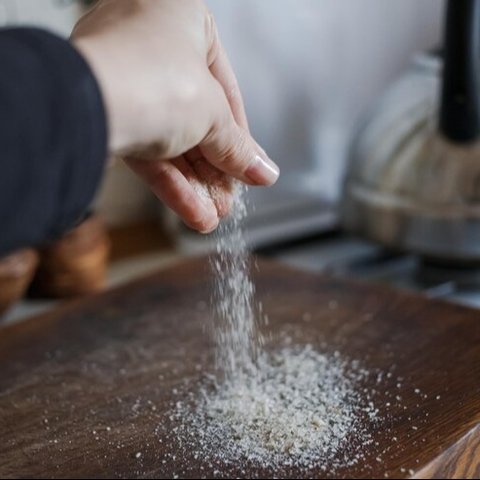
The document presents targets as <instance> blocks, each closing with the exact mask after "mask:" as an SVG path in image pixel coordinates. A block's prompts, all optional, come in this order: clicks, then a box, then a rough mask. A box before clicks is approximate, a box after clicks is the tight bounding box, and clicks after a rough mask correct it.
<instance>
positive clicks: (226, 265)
mask: <svg viewBox="0 0 480 480" xmlns="http://www.w3.org/2000/svg"><path fill="white" fill-rule="evenodd" d="M246 215H247V203H246V187H245V186H244V185H241V184H240V183H236V184H235V185H234V203H233V208H232V213H231V214H230V216H229V218H227V219H226V220H224V221H223V222H221V224H220V226H219V227H218V229H217V232H216V234H215V235H216V254H214V255H213V256H212V257H211V261H210V263H211V267H212V270H213V272H214V288H213V298H212V304H213V310H214V313H215V320H216V324H215V326H214V329H213V335H214V338H215V342H216V363H217V368H218V369H219V370H221V371H222V372H223V373H224V374H225V377H226V378H227V380H229V379H233V378H234V377H236V376H238V374H239V373H240V372H249V371H252V370H253V369H254V364H255V359H256V357H257V355H258V353H259V351H260V349H261V345H262V343H263V340H262V337H261V335H260V333H259V331H258V329H257V325H256V308H255V305H254V293H255V287H254V284H253V282H252V280H251V277H250V268H249V259H248V248H247V242H246V240H245V235H244V231H243V221H244V219H245V217H246Z"/></svg>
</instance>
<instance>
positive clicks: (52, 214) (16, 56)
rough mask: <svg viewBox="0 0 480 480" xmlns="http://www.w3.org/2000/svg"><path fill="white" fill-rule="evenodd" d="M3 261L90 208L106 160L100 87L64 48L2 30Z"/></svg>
mask: <svg viewBox="0 0 480 480" xmlns="http://www.w3.org/2000/svg"><path fill="white" fill-rule="evenodd" d="M0 65H1V66H2V69H1V71H0V169H1V173H0V229H1V230H0V232H1V234H0V254H1V253H8V251H10V250H13V249H15V248H19V247H22V246H36V245H40V244H43V243H45V242H48V241H49V240H50V239H54V238H55V237H57V236H59V235H60V234H61V233H63V231H65V230H66V229H68V228H70V227H71V226H73V225H74V224H75V223H76V222H77V221H78V220H79V219H80V218H81V217H82V215H83V214H84V212H85V210H86V209H87V207H88V206H89V204H90V202H91V200H92V198H93V195H94V192H95V190H96V188H97V185H98V183H99V181H100V178H101V174H102V170H103V165H104V161H105V157H106V144H107V132H106V120H105V113H104V108H103V104H102V98H101V95H100V91H99V88H98V86H97V83H96V80H95V78H94V77H93V75H92V73H91V71H90V68H89V67H88V65H87V64H86V62H85V61H84V60H83V58H82V57H81V55H80V54H79V53H78V52H77V51H76V50H75V49H74V48H73V47H72V46H71V45H70V44H69V43H68V42H67V41H65V40H62V39H60V38H58V37H56V36H54V35H51V34H49V33H47V32H44V31H41V30H37V29H6V30H0Z"/></svg>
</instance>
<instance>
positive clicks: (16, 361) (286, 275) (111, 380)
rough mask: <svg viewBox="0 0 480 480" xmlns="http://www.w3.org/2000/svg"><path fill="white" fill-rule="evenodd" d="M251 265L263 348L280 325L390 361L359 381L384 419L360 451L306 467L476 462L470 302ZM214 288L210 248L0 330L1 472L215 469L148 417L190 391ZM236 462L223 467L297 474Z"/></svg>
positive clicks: (478, 347) (363, 358) (123, 473)
mask: <svg viewBox="0 0 480 480" xmlns="http://www.w3.org/2000/svg"><path fill="white" fill-rule="evenodd" d="M259 265H260V268H259V271H257V270H255V278H256V285H257V290H258V297H259V299H261V301H262V302H263V305H264V309H265V311H266V312H268V314H269V319H270V322H269V329H270V332H272V333H273V334H274V339H273V341H272V344H271V345H270V346H269V348H274V347H275V342H276V341H277V340H276V339H277V338H279V337H280V336H281V335H286V334H288V335H290V336H291V337H292V338H293V339H294V341H295V342H296V343H298V344H304V343H311V344H313V345H314V346H315V347H316V348H318V349H321V350H323V351H326V352H327V353H328V352H333V351H338V352H340V353H341V354H342V355H344V356H346V357H348V358H350V359H358V360H359V361H360V362H361V364H362V365H364V366H365V367H366V368H368V369H371V370H372V371H378V372H380V371H381V372H384V373H385V375H384V379H383V381H382V383H381V386H379V385H378V384H377V382H376V380H375V378H372V379H371V380H369V382H371V383H369V384H367V385H366V388H369V389H370V390H373V389H377V390H378V391H377V397H376V403H377V406H378V407H379V409H380V414H381V416H382V418H383V419H384V420H382V422H380V423H379V424H378V425H374V426H372V427H371V434H372V436H373V439H374V442H373V443H372V444H371V445H368V446H365V447H364V452H365V461H364V462H362V463H361V464H358V465H355V466H352V467H348V468H343V469H341V468H340V469H337V470H336V471H335V472H329V471H327V472H325V473H324V472H322V470H321V469H320V468H319V467H320V466H316V467H315V468H314V469H313V470H312V471H311V472H309V473H308V476H312V477H322V476H327V477H328V476H330V477H331V476H335V477H345V478H352V477H357V478H383V477H386V476H389V477H395V478H402V477H407V476H411V475H412V474H415V473H416V474H417V475H420V474H421V473H422V472H423V473H424V474H425V476H427V474H429V475H437V474H439V475H440V476H441V475H442V472H443V473H445V474H446V475H447V474H448V475H452V476H453V475H454V473H455V472H457V473H458V472H461V473H465V474H466V475H467V476H476V475H478V465H479V461H480V459H479V456H480V452H479V448H478V437H479V424H480V382H479V380H480V312H479V311H476V310H472V309H468V308H465V307H461V306H456V305H453V304H448V303H445V302H441V301H431V300H427V299H425V298H423V297H421V296H419V295H414V294H408V293H402V292H398V291H394V290H391V289H388V288H382V287H378V286H372V285H369V284H366V283H359V282H353V281H350V280H347V279H339V278H332V277H328V276H319V275H313V274H307V273H302V272H299V271H295V270H292V269H289V268H285V267H281V266H279V265H277V264H275V263H270V262H260V263H259ZM209 288H210V278H209V269H208V264H207V262H206V261H205V260H202V259H200V260H192V261H188V262H186V263H184V264H182V265H179V266H175V267H174V268H172V269H169V270H165V271H162V272H159V273H158V274H156V275H154V276H152V277H149V278H145V279H142V280H140V281H137V282H135V283H133V284H131V285H128V286H125V287H122V288H120V289H118V290H115V291H112V292H108V293H105V294H102V295H98V296H93V297H90V298H88V299H86V300H82V301H76V302H75V303H72V304H70V305H68V306H65V307H62V308H61V309H60V310H59V311H56V312H53V313H50V314H47V315H43V316H41V317H37V318H35V319H32V320H30V321H28V322H25V323H21V324H18V325H15V326H11V327H6V328H4V329H2V330H0V476H1V477H6V478H14V477H15V478H18V477H38V478H48V477H62V478H72V477H83V478H85V477H97V478H108V477H109V478H111V477H118V478H125V477H130V478H131V477H144V478H154V477H155V478H168V477H172V476H173V475H175V474H179V473H182V472H183V473H184V476H189V477H192V478H198V477H212V476H213V475H214V472H213V471H212V470H209V468H211V467H209V462H208V459H205V458H199V459H194V458H193V457H192V456H189V454H188V452H186V453H185V452H183V454H182V455H178V456H177V458H176V459H175V460H172V457H171V456H166V453H167V451H170V452H171V451H172V449H173V450H175V448H176V447H175V445H174V444H173V443H171V444H169V445H166V444H165V443H162V442H161V441H162V440H163V438H162V434H161V431H162V429H161V428H160V429H159V428H158V427H159V426H162V425H165V424H166V423H168V422H167V412H168V410H169V409H170V405H171V402H172V399H173V398H174V397H173V394H172V392H173V391H174V389H182V388H187V389H189V390H190V391H193V392H195V388H196V387H198V383H199V382H200V380H201V378H202V372H205V371H210V370H211V368H212V345H211V343H210V340H209V338H208V337H207V336H206V335H205V334H204V325H205V323H206V322H208V321H209V315H210V314H209V312H208V309H206V308H205V305H206V303H205V302H206V301H207V300H208V298H209ZM198 366H201V368H199V367H198ZM399 378H400V379H401V381H399ZM419 392H421V393H419ZM397 397H398V398H400V400H398V401H397V400H396V398H397ZM159 432H160V433H159ZM462 441H463V442H465V441H466V443H464V444H463V447H461V445H462V443H461V442H462ZM459 442H460V443H459ZM137 453H140V454H141V455H140V456H138V458H137ZM442 459H443V460H442ZM435 462H436V463H435ZM457 465H463V466H460V467H457ZM317 467H318V468H317ZM243 468H245V465H233V466H230V467H228V468H227V467H225V469H224V474H225V475H227V476H229V477H233V478H235V477H237V478H238V477H241V476H246V477H249V478H250V477H264V478H265V477H272V476H275V477H289V478H292V477H298V476H305V473H304V472H296V471H295V470H294V469H293V470H292V469H290V470H288V469H285V470H281V471H275V472H273V471H268V470H266V469H264V470H261V469H255V468H249V469H247V471H246V473H245V474H242V473H241V472H242V469H243ZM442 469H443V470H442ZM439 472H440V473H439Z"/></svg>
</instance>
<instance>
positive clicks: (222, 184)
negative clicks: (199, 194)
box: [184, 148, 233, 218]
mask: <svg viewBox="0 0 480 480" xmlns="http://www.w3.org/2000/svg"><path fill="white" fill-rule="evenodd" d="M184 157H185V159H186V160H187V161H188V163H189V164H190V165H191V167H192V169H193V170H194V171H195V174H196V176H197V178H198V179H199V181H200V182H201V183H202V184H203V185H204V186H205V187H206V188H207V189H208V193H209V195H210V198H211V199H212V201H213V203H214V204H215V207H216V209H217V215H218V217H219V218H223V217H225V216H226V215H228V213H229V212H230V210H231V208H232V204H233V179H232V178H231V177H228V176H227V175H225V174H224V173H223V172H221V171H220V170H218V169H217V168H215V167H214V166H213V165H211V164H210V163H208V162H207V160H205V158H204V157H203V155H202V153H201V152H200V149H199V148H193V149H192V150H190V151H189V152H187V153H186V154H185V155H184Z"/></svg>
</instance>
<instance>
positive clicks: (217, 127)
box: [199, 79, 280, 185]
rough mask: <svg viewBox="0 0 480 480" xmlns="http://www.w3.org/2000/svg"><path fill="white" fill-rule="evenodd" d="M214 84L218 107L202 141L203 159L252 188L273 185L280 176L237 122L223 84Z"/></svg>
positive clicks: (273, 164) (277, 170)
mask: <svg viewBox="0 0 480 480" xmlns="http://www.w3.org/2000/svg"><path fill="white" fill-rule="evenodd" d="M212 82H213V83H214V84H215V85H214V88H215V92H216V97H217V98H216V99H215V104H216V105H217V108H216V111H215V116H216V118H214V121H213V125H212V128H211V129H210V131H209V133H208V135H207V136H206V137H205V138H204V139H203V141H202V142H200V145H199V147H200V151H201V152H202V155H203V156H204V158H205V159H206V160H207V161H208V162H209V163H211V164H212V165H214V166H215V167H217V168H218V169H219V170H221V171H222V172H225V173H226V174H228V175H231V176H232V177H235V178H237V179H239V180H241V181H242V182H244V183H248V184H251V185H273V184H274V183H275V182H276V181H277V179H278V177H279V174H280V170H279V168H278V166H277V165H276V164H275V163H274V162H273V161H272V160H270V159H269V158H268V156H267V154H266V153H265V151H264V150H263V149H262V148H261V147H260V146H259V145H258V144H257V143H256V142H255V140H254V139H253V138H252V136H251V135H250V133H249V132H248V131H247V130H245V129H244V128H242V127H240V126H239V125H237V123H236V122H235V119H234V116H233V113H232V110H231V108H230V105H229V103H228V100H227V98H226V96H225V93H224V91H223V88H222V87H221V86H220V84H219V83H218V82H217V81H216V80H214V79H212Z"/></svg>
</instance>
